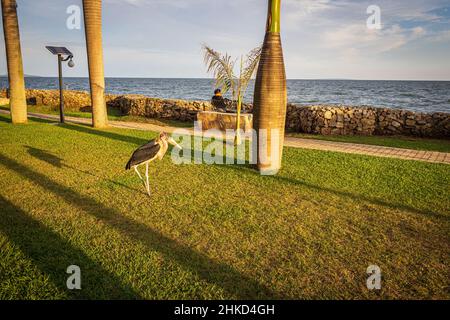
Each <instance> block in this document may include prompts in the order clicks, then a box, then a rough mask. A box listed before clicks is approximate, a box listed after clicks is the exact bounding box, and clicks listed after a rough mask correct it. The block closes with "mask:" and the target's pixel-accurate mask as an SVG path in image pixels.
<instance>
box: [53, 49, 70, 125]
mask: <svg viewBox="0 0 450 320" xmlns="http://www.w3.org/2000/svg"><path fill="white" fill-rule="evenodd" d="M46 48H47V49H48V51H50V52H51V53H52V54H54V55H57V56H58V75H59V119H60V122H61V123H64V95H63V78H62V62H63V61H69V62H68V63H67V65H68V66H69V67H70V68H73V67H74V66H75V63H74V62H73V60H72V59H73V54H72V52H70V51H69V50H68V49H67V48H66V47H50V46H46Z"/></svg>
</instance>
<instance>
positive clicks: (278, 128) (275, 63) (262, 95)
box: [253, 0, 287, 174]
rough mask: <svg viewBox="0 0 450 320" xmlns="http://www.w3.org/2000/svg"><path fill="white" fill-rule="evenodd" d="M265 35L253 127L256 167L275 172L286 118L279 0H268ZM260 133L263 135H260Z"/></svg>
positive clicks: (280, 156)
mask: <svg viewBox="0 0 450 320" xmlns="http://www.w3.org/2000/svg"><path fill="white" fill-rule="evenodd" d="M268 2H269V8H268V15H267V26H266V36H265V39H264V43H263V48H262V53H261V59H260V63H259V67H258V73H257V75H256V83H255V93H254V99H253V105H254V126H255V129H256V130H257V132H258V162H257V166H258V169H259V170H260V172H261V173H262V174H276V173H277V172H278V170H279V169H280V168H281V159H282V154H283V143H284V126H285V121H286V105H287V90H286V72H285V68H284V59H283V50H282V46H281V37H280V8H281V0H269V1H268ZM264 132H265V133H266V135H264Z"/></svg>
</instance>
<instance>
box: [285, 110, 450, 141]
mask: <svg viewBox="0 0 450 320" xmlns="http://www.w3.org/2000/svg"><path fill="white" fill-rule="evenodd" d="M286 129H287V130H290V131H295V132H304V133H311V134H323V135H407V136H408V135H409V136H423V137H448V138H450V113H444V112H435V113H422V112H413V111H407V110H400V109H387V108H373V107H357V108H353V107H347V106H324V105H321V106H296V105H288V112H287V118H286Z"/></svg>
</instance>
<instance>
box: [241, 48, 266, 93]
mask: <svg viewBox="0 0 450 320" xmlns="http://www.w3.org/2000/svg"><path fill="white" fill-rule="evenodd" d="M261 51H262V46H259V47H256V48H254V49H253V50H251V51H250V52H249V53H248V54H247V58H246V63H245V67H244V69H243V71H242V73H241V77H240V78H241V79H240V84H241V92H242V94H244V93H245V91H246V90H247V86H248V84H249V82H250V80H251V79H252V78H253V76H254V75H255V73H256V69H257V68H258V64H259V59H260V57H261Z"/></svg>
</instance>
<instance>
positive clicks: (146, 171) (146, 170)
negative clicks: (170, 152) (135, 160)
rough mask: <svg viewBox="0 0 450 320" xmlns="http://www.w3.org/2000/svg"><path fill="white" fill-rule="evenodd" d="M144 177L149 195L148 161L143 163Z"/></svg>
mask: <svg viewBox="0 0 450 320" xmlns="http://www.w3.org/2000/svg"><path fill="white" fill-rule="evenodd" d="M145 178H146V179H147V193H148V195H150V183H149V182H148V162H147V163H146V164H145Z"/></svg>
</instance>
